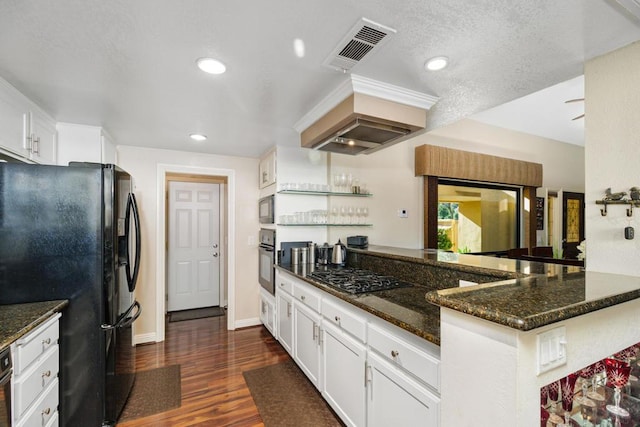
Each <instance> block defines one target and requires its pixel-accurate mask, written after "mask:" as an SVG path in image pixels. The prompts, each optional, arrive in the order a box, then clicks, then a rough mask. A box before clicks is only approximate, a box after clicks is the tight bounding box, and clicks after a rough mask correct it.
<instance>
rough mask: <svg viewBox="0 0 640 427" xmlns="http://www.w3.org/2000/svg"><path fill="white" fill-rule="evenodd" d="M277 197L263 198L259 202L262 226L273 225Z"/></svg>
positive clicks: (259, 215)
mask: <svg viewBox="0 0 640 427" xmlns="http://www.w3.org/2000/svg"><path fill="white" fill-rule="evenodd" d="M274 205H275V197H274V196H273V194H272V195H271V196H267V197H263V198H262V199H260V201H259V202H258V217H259V218H260V224H273V223H274V221H273V215H274V212H275V206H274Z"/></svg>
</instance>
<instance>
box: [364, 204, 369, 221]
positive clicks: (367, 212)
mask: <svg viewBox="0 0 640 427" xmlns="http://www.w3.org/2000/svg"><path fill="white" fill-rule="evenodd" d="M368 216H369V208H367V207H363V208H362V217H363V219H364V221H363V222H364V224H366V223H367V217H368Z"/></svg>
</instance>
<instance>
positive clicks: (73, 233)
mask: <svg viewBox="0 0 640 427" xmlns="http://www.w3.org/2000/svg"><path fill="white" fill-rule="evenodd" d="M139 261H140V220H139V216H138V208H137V205H136V199H135V196H134V194H133V191H132V179H131V176H130V175H129V174H128V173H126V172H125V171H123V170H122V169H120V168H118V167H117V166H114V165H103V164H96V163H71V164H70V165H69V166H47V165H33V164H18V163H0V304H13V303H23V302H35V301H47V300H57V299H68V300H69V304H68V306H67V308H66V309H65V310H64V311H63V313H62V318H61V326H60V365H61V366H60V373H59V377H60V378H59V381H60V404H59V407H58V409H59V412H60V413H59V415H60V425H61V426H67V427H78V426H83V427H85V426H86V427H94V426H96V427H97V426H102V425H115V423H116V421H117V419H118V417H119V415H120V412H121V411H122V408H123V407H124V404H125V403H126V400H127V398H128V396H129V393H130V391H131V388H132V387H133V383H134V381H135V347H134V346H133V342H132V331H131V326H132V324H133V322H134V321H135V320H136V319H137V318H138V316H139V315H140V313H141V307H140V305H139V304H138V302H136V301H135V300H134V298H133V291H134V289H135V285H136V279H137V276H138V271H139Z"/></svg>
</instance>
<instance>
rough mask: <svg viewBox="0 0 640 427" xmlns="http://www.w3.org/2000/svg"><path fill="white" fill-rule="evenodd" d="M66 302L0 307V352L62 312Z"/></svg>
mask: <svg viewBox="0 0 640 427" xmlns="http://www.w3.org/2000/svg"><path fill="white" fill-rule="evenodd" d="M67 304H68V301H67V300H56V301H44V302H30V303H24V304H7V305H0V351H1V350H3V349H5V348H6V347H8V346H9V345H11V343H13V342H14V341H16V340H17V339H19V338H20V337H22V336H24V335H25V334H27V333H28V332H29V331H31V330H33V329H34V328H36V327H37V326H38V325H40V324H41V323H43V322H44V321H46V320H47V319H48V318H49V317H51V316H52V315H53V314H54V313H56V312H59V311H62V310H63V309H64V308H65V307H66V306H67Z"/></svg>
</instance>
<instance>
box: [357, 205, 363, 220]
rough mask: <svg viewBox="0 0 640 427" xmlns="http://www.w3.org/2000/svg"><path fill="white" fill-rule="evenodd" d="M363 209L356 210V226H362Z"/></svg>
mask: <svg viewBox="0 0 640 427" xmlns="http://www.w3.org/2000/svg"><path fill="white" fill-rule="evenodd" d="M361 218H362V208H361V207H357V208H356V224H362V219H361Z"/></svg>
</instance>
